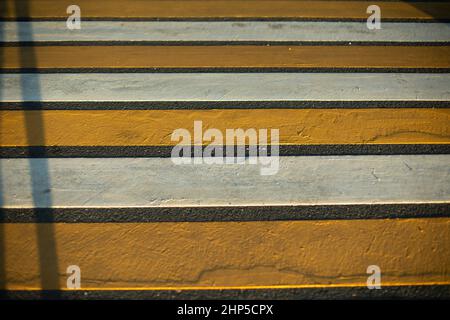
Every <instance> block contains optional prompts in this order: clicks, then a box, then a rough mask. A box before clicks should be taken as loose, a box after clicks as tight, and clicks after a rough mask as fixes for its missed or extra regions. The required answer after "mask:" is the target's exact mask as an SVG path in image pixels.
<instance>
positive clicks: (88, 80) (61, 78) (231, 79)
mask: <svg viewBox="0 0 450 320" xmlns="http://www.w3.org/2000/svg"><path fill="white" fill-rule="evenodd" d="M0 81H1V83H2V84H3V90H2V95H1V97H0V102H26V101H39V102H66V101H78V102H83V101H85V102H92V101H116V102H120V101H122V102H129V101H133V102H139V101H258V102H260V101H386V100H388V101H389V100H393V101H405V100H406V101H418V100H428V101H449V100H450V91H449V90H448V83H450V74H425V73H423V74H402V73H395V74H376V73H358V74H353V73H258V74H245V73H239V74H237V73H207V74H197V73H170V74H151V73H145V74H140V73H139V74H136V73H121V74H85V73H81V74H63V73H61V74H42V75H40V74H26V73H23V74H20V75H18V74H1V75H0ZM22 86H23V88H22Z"/></svg>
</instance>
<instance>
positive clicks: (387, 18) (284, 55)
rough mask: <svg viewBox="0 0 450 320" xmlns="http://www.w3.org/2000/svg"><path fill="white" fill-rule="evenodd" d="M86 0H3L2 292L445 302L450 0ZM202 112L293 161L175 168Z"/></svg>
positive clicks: (207, 123)
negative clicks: (375, 285)
mask: <svg viewBox="0 0 450 320" xmlns="http://www.w3.org/2000/svg"><path fill="white" fill-rule="evenodd" d="M71 4H73V3H71V2H69V1H66V0H62V1H58V2H55V1H48V0H36V1H3V2H0V20H2V22H0V56H1V57H0V58H1V59H0V60H3V61H0V62H1V65H0V68H1V70H2V71H3V74H1V75H0V84H1V88H0V89H1V90H0V110H1V111H0V158H2V159H0V182H1V184H0V194H1V197H0V297H2V298H3V297H4V296H9V297H11V296H12V297H14V296H15V297H18V298H24V297H25V298H30V297H35V296H36V295H37V296H38V297H44V298H45V297H50V296H56V297H57V298H61V297H63V298H64V297H66V298H74V297H76V295H79V294H83V295H85V297H86V298H93V299H95V298H96V297H97V298H98V297H100V296H103V297H105V296H110V297H119V298H124V297H131V296H134V297H140V298H142V297H149V298H151V297H153V298H154V297H158V296H159V297H160V295H161V294H162V295H165V296H166V297H174V295H177V294H180V295H181V296H185V297H191V298H192V297H200V296H202V294H200V293H199V292H200V291H202V292H205V294H203V296H205V295H209V294H211V295H216V297H217V295H218V297H227V296H230V295H233V294H234V295H236V293H235V292H236V291H239V292H241V294H239V293H238V294H237V295H238V296H239V297H244V296H249V297H255V296H258V294H259V295H260V296H261V294H262V295H264V294H266V293H261V292H262V290H265V292H266V291H267V292H269V293H267V294H269V295H272V297H273V296H280V295H283V294H289V297H294V295H300V296H297V297H309V298H314V297H316V298H317V297H320V298H324V297H331V298H338V297H342V296H347V297H355V296H364V297H369V298H370V297H371V298H373V297H381V296H383V294H384V297H386V294H387V293H383V294H380V295H376V294H373V295H370V294H367V293H366V294H364V293H362V290H364V291H365V292H368V291H371V292H373V291H375V292H377V291H378V292H380V291H383V292H390V293H391V295H390V296H389V297H390V298H392V297H403V298H404V297H416V298H417V297H442V296H445V294H446V290H447V291H448V288H449V287H450V270H449V267H450V260H449V257H450V255H449V254H448V253H449V247H448V244H449V243H450V242H449V241H448V240H449V239H448V238H449V236H450V229H449V226H450V220H449V212H450V210H449V208H450V188H449V186H450V171H449V168H450V149H449V147H450V143H449V136H450V132H449V128H450V126H449V124H450V121H449V120H450V119H448V118H449V114H448V110H450V109H449V108H450V99H449V97H450V91H449V90H448V83H450V81H449V80H450V79H449V78H448V77H449V75H450V73H448V71H449V63H450V60H449V56H450V54H449V53H450V52H448V44H449V43H450V28H449V26H450V24H449V23H448V21H449V19H450V3H449V2H442V1H436V2H433V1H429V2H417V1H414V2H403V1H402V2H400V1H379V2H378V1H377V2H375V3H372V2H370V3H369V2H367V1H259V0H255V1H240V0H233V1H197V0H192V1H135V0H124V1H116V0H114V1H104V0H100V1H85V0H80V1H78V3H76V4H77V5H79V6H80V7H81V17H82V29H80V30H68V29H67V28H66V23H65V20H66V19H67V16H68V14H67V13H66V8H67V6H69V5H71ZM371 4H377V5H379V6H380V7H381V14H382V15H381V17H382V29H380V30H368V28H367V26H366V19H367V17H368V16H369V14H367V12H366V9H367V7H368V6H369V5H371ZM17 20H21V21H17ZM29 20H38V21H33V22H29ZM139 20H142V21H139ZM424 22H426V23H424ZM438 107H439V109H435V108H438ZM22 109H23V110H22ZM46 109H50V110H46ZM121 109H124V110H121ZM200 109H201V110H200ZM219 109H220V110H219ZM195 120H202V121H203V124H204V128H205V129H206V128H213V127H214V128H218V129H220V130H222V131H224V130H225V129H227V128H238V127H240V128H244V129H246V128H257V129H258V128H263V129H266V128H268V129H279V130H280V146H278V145H277V144H276V143H275V145H270V146H268V147H263V148H262V149H263V150H267V149H268V151H269V152H271V151H273V150H274V148H275V147H276V146H277V147H279V149H280V154H281V155H282V156H283V157H280V158H278V157H275V156H274V153H271V154H269V155H271V157H270V158H267V157H263V158H259V159H257V161H258V164H250V161H252V160H255V159H253V158H244V157H240V158H234V159H233V160H234V161H238V160H239V161H246V165H243V164H209V165H207V164H203V165H199V164H195V163H194V164H187V165H175V164H174V163H173V162H172V159H170V158H168V157H169V156H170V152H171V150H172V147H173V145H174V144H175V142H173V141H171V140H170V135H171V133H172V132H173V130H175V129H177V128H186V129H189V130H192V124H193V122H194V121H195ZM247 147H248V146H247ZM203 149H205V146H203ZM195 151H197V150H192V149H191V150H190V152H187V154H190V155H192V152H194V153H195ZM387 154H389V155H387ZM245 155H246V157H248V155H249V153H248V150H247V152H246V154H245ZM55 157H56V158H55ZM196 160H198V159H196ZM203 160H211V158H205V159H203ZM216 160H218V161H222V160H223V158H222V157H219V158H216ZM264 169H265V170H267V169H271V170H270V172H272V173H273V172H274V171H275V172H276V174H275V175H263V173H262V172H263V170H264ZM192 257H196V259H192ZM73 264H76V265H78V266H80V267H81V285H82V289H83V290H76V291H68V290H67V289H65V287H66V279H67V274H66V268H67V266H69V265H73ZM372 264H376V265H378V266H380V268H381V272H382V287H383V289H385V290H386V291H385V290H367V289H366V281H367V277H368V274H367V266H369V265H372ZM42 290H44V291H42ZM317 290H319V291H320V293H317V292H318V291H317ZM256 291H257V293H255V292H256ZM125 292H128V294H124V293H125ZM217 292H219V293H217ZM224 292H225V293H224ZM233 292H234V293H233ZM274 292H276V293H274ZM443 292H444V294H443ZM447 296H448V293H447Z"/></svg>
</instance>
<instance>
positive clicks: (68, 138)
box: [0, 108, 450, 147]
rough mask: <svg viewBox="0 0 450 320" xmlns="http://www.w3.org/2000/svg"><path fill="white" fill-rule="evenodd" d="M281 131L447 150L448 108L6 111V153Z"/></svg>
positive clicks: (291, 136)
mask: <svg viewBox="0 0 450 320" xmlns="http://www.w3.org/2000/svg"><path fill="white" fill-rule="evenodd" d="M199 120H201V121H202V122H203V128H204V130H206V129H207V128H217V129H219V130H221V131H222V132H225V130H226V129H227V128H228V129H229V128H233V129H234V128H242V129H249V128H255V129H261V128H267V129H276V128H278V129H279V130H280V144H283V145H297V144H298V145H308V144H364V143H369V144H438V143H439V144H448V143H450V109H431V108H430V109H428V108H423V109H421V108H417V109H414V108H411V109H403V108H401V109H271V110H263V109H250V110H239V109H233V110H104V111H102V110H45V111H1V112H0V146H19V147H20V146H39V145H43V142H42V134H40V133H41V132H43V135H44V137H45V145H47V146H171V145H175V144H176V143H177V142H173V141H171V134H172V132H173V131H174V130H176V129H179V128H185V129H187V130H189V131H190V132H192V133H193V124H194V121H199Z"/></svg>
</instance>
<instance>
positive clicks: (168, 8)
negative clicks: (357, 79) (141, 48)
mask: <svg viewBox="0 0 450 320" xmlns="http://www.w3.org/2000/svg"><path fill="white" fill-rule="evenodd" d="M5 4H6V8H5V10H3V11H2V12H0V17H1V18H4V17H6V18H17V17H20V18H23V17H32V18H67V17H68V14H67V13H66V9H67V7H68V6H69V5H72V4H74V3H73V1H71V0H58V1H54V0H33V1H28V0H6V3H4V5H5ZM76 4H77V5H78V6H79V7H80V8H81V14H82V18H331V19H343V18H344V19H345V18H350V19H367V17H368V16H369V15H368V14H367V13H366V10H367V7H368V6H369V5H372V4H376V5H378V6H380V8H381V13H382V18H383V19H425V20H429V19H432V18H433V17H434V18H449V17H450V4H449V3H447V2H413V3H405V2H402V1H392V2H390V1H389V2H384V1H383V2H377V1H374V2H370V3H368V2H366V1H245V0H237V1H210V0H206V1H205V0H203V1H180V0H178V1H142V0H96V1H92V0H77V1H76Z"/></svg>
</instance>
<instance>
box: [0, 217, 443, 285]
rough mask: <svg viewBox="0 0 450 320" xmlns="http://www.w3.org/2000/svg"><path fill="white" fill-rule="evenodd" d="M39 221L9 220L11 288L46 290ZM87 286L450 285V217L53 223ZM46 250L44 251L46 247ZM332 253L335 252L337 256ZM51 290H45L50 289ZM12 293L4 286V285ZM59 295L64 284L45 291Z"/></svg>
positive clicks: (61, 277)
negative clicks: (373, 269) (372, 280)
mask: <svg viewBox="0 0 450 320" xmlns="http://www.w3.org/2000/svg"><path fill="white" fill-rule="evenodd" d="M36 227H37V226H36V225H35V224H5V225H4V231H3V232H4V235H5V248H6V250H5V257H4V259H5V260H4V261H1V263H2V264H4V265H5V266H6V288H8V289H10V290H31V289H39V288H42V285H41V284H40V276H39V274H40V269H39V262H38V261H39V258H38V252H39V250H38V248H37V245H36V243H37V241H36V240H37V239H36ZM53 229H54V238H55V243H56V257H57V261H50V260H45V261H44V262H43V264H41V268H48V267H49V266H50V265H51V264H54V263H55V262H57V264H58V266H59V274H58V275H54V277H56V279H57V281H58V282H59V285H60V288H65V281H66V278H67V275H66V274H65V272H66V268H67V267H68V266H69V265H73V264H75V265H78V266H79V267H80V268H81V277H82V278H81V286H82V288H83V289H113V288H117V289H119V288H122V289H130V288H141V289H144V288H145V289H157V288H179V289H182V288H199V287H200V288H201V287H203V288H221V287H242V288H246V287H254V286H264V287H271V286H294V287H295V286H298V287H302V286H322V287H327V286H333V285H358V286H365V284H366V280H367V277H368V275H367V274H366V269H367V267H368V266H369V265H372V264H376V265H378V266H380V268H381V270H382V284H383V285H405V284H410V285H413V284H417V285H419V284H449V283H450V219H449V218H435V219H402V220H395V219H394V220H369V221H365V220H353V221H345V220H340V221H290V222H273V221H272V222H246V223H243V222H227V223H220V222H213V223H198V222H196V223H144V224H137V223H123V224H101V223H100V224H59V223H56V224H53ZM42 249H43V250H45V248H41V249H40V250H42ZM330 252H332V253H333V254H330ZM44 285H45V284H44ZM2 287H3V288H5V284H2ZM47 289H58V288H47Z"/></svg>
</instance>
